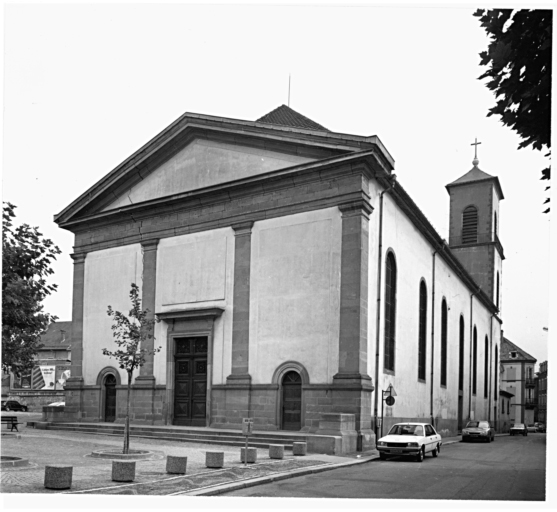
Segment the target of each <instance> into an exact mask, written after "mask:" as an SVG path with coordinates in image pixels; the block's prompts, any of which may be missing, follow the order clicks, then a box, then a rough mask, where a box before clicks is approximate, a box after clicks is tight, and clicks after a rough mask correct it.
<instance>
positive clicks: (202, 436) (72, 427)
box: [48, 423, 305, 450]
mask: <svg viewBox="0 0 557 512" xmlns="http://www.w3.org/2000/svg"><path fill="white" fill-rule="evenodd" d="M48 429H49V430H64V431H72V432H84V433H88V434H96V435H110V436H122V434H123V433H124V426H123V425H115V426H107V425H98V426H97V425H90V424H87V425H85V424H83V423H74V424H67V423H52V424H50V425H49V426H48ZM130 435H131V436H132V437H141V438H151V439H161V440H166V441H182V442H194V443H204V444H222V445H228V446H244V445H245V442H246V441H245V437H244V436H242V435H241V434H240V433H238V432H235V431H232V432H226V433H225V435H220V432H212V431H206V432H203V431H199V430H196V431H195V432H192V431H188V430H183V431H176V430H171V431H169V430H166V429H156V428H153V429H145V428H141V427H132V428H131V431H130ZM300 440H305V436H289V435H288V434H287V435H286V436H284V437H282V436H281V435H280V434H272V435H271V436H268V435H266V434H264V433H257V434H254V435H252V436H250V440H249V445H250V446H253V447H256V448H268V447H269V445H271V444H283V445H284V446H285V448H286V449H288V450H291V449H292V443H293V442H295V441H300Z"/></svg>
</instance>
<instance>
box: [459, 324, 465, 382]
mask: <svg viewBox="0 0 557 512" xmlns="http://www.w3.org/2000/svg"><path fill="white" fill-rule="evenodd" d="M463 387H464V318H463V317H462V315H460V325H459V330H458V389H459V391H462V390H463Z"/></svg>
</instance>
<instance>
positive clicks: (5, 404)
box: [2, 400, 27, 412]
mask: <svg viewBox="0 0 557 512" xmlns="http://www.w3.org/2000/svg"><path fill="white" fill-rule="evenodd" d="M2 410H3V411H23V412H27V406H26V405H22V404H20V403H19V402H17V401H16V400H2Z"/></svg>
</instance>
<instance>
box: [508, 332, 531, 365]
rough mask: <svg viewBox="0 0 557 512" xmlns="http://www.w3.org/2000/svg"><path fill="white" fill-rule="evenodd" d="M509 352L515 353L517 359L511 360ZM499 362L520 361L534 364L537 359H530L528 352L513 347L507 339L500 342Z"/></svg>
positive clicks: (515, 346)
mask: <svg viewBox="0 0 557 512" xmlns="http://www.w3.org/2000/svg"><path fill="white" fill-rule="evenodd" d="M511 352H516V353H517V354H516V355H517V357H516V358H511ZM500 360H501V361H513V360H520V361H532V362H534V363H535V362H536V361H537V359H536V358H535V357H532V356H531V355H530V354H528V352H526V351H525V350H523V349H521V348H520V347H519V346H517V345H515V344H514V343H513V342H512V341H511V340H509V339H507V338H503V341H502V342H501V355H500Z"/></svg>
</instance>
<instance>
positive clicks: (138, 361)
mask: <svg viewBox="0 0 557 512" xmlns="http://www.w3.org/2000/svg"><path fill="white" fill-rule="evenodd" d="M129 296H130V300H131V304H132V308H131V309H130V310H129V313H128V315H125V314H124V313H121V312H120V311H114V310H113V309H112V307H111V306H108V310H107V314H108V316H110V317H112V319H113V323H112V336H113V338H114V343H115V344H116V346H117V347H118V348H117V349H116V350H108V349H106V348H103V349H102V352H103V354H104V355H105V356H108V357H113V358H115V359H116V361H118V365H119V367H120V368H121V369H122V370H125V371H126V372H127V374H128V394H127V402H126V424H125V429H124V450H123V453H129V446H130V391H131V384H132V376H133V372H134V371H135V370H136V369H137V368H140V367H141V366H143V365H144V364H145V356H146V355H153V354H156V353H157V352H159V351H160V350H161V347H158V348H156V349H153V350H149V349H146V348H144V347H142V345H143V344H144V342H145V341H147V340H149V339H154V335H153V327H154V324H155V322H156V320H155V319H153V318H150V315H149V310H148V309H141V299H140V298H139V287H138V286H137V285H136V284H135V283H132V285H131V290H130V295H129Z"/></svg>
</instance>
